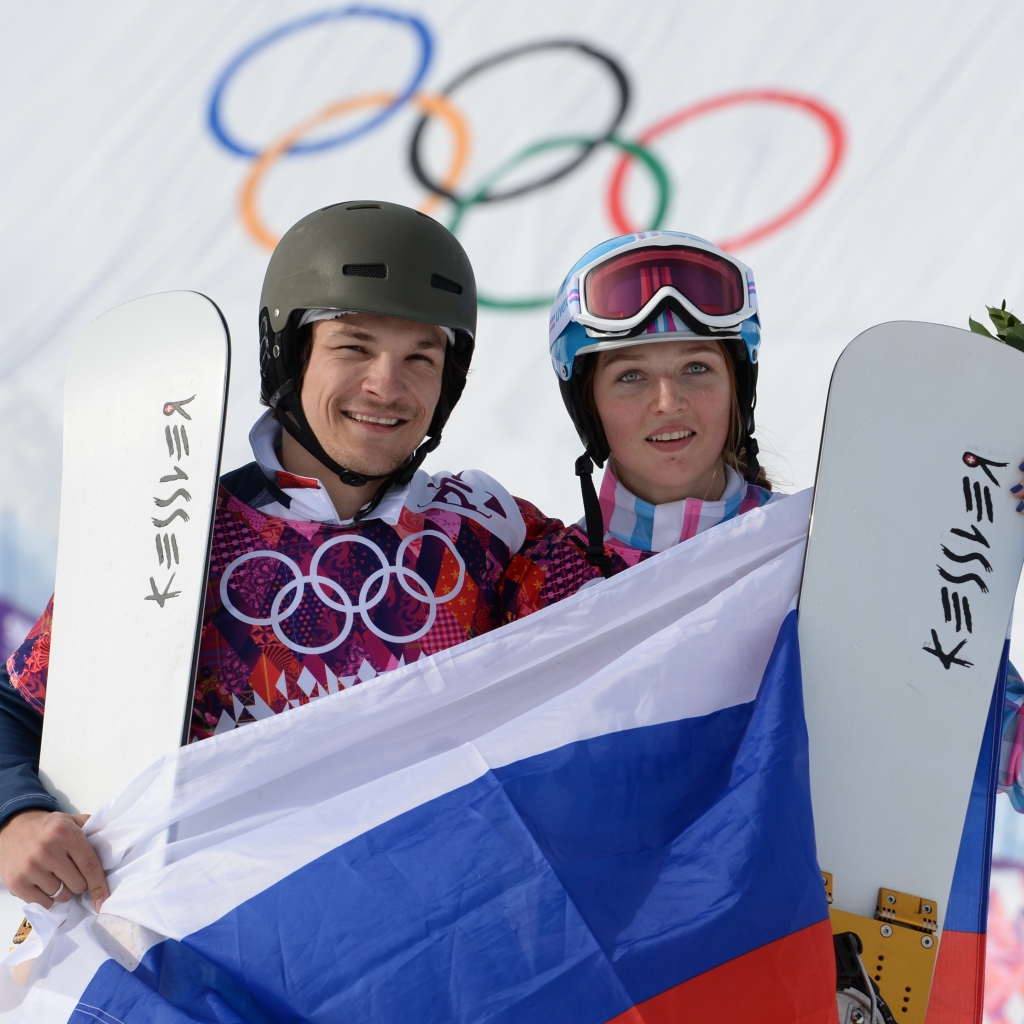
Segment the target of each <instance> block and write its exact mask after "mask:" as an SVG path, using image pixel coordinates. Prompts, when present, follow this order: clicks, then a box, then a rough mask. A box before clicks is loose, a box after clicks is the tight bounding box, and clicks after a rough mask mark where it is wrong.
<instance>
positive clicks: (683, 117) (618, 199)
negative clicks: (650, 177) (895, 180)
mask: <svg viewBox="0 0 1024 1024" xmlns="http://www.w3.org/2000/svg"><path fill="white" fill-rule="evenodd" d="M744 103H778V104H781V105H782V106H786V107H795V108H796V109H797V110H800V111H803V112H805V113H809V114H811V115H812V116H813V117H815V118H817V120H818V121H819V122H820V123H821V125H822V127H823V128H824V129H825V132H826V134H827V135H828V140H829V145H830V152H829V155H828V159H827V160H826V162H825V166H824V168H823V169H822V172H821V174H820V175H818V179H817V181H815V182H814V183H813V184H812V185H811V187H810V188H809V189H808V190H807V191H806V192H805V193H804V194H803V195H802V196H800V197H799V198H798V199H797V201H796V202H795V203H793V204H792V205H791V206H789V207H787V208H786V209H785V210H783V211H782V213H780V214H779V215H778V216H776V217H773V218H772V219H771V220H769V221H766V222H765V223H764V224H760V225H758V226H757V227H755V228H753V229H751V230H750V231H747V232H745V233H744V234H741V235H737V236H736V237H735V238H729V239H726V240H725V241H722V242H717V243H716V244H717V245H718V246H720V247H721V248H722V249H725V250H727V251H734V250H736V249H739V248H742V247H743V246H745V245H750V244H752V243H753V242H759V241H761V239H762V238H767V237H768V236H769V235H772V234H774V233H775V232H776V231H779V230H781V229H782V228H784V227H785V226H786V225H787V224H789V223H791V222H792V221H794V220H796V218H797V217H799V216H800V215H801V214H802V213H805V212H806V211H807V209H808V207H810V206H811V205H812V204H813V203H814V202H815V201H816V200H817V199H818V198H819V197H820V196H821V194H822V192H824V191H825V189H826V188H828V186H829V184H830V182H831V181H832V179H833V178H834V177H835V175H836V172H837V171H838V170H839V165H840V164H841V163H842V160H843V156H844V154H845V152H846V131H845V129H844V128H843V123H842V121H840V120H839V117H838V116H837V115H836V114H835V113H833V111H831V110H829V109H828V107H826V106H824V105H823V104H821V103H819V102H817V101H816V100H812V99H809V98H808V97H807V96H801V95H799V94H798V93H793V92H782V91H779V90H776V89H745V90H741V91H740V92H729V93H725V94H724V95H722V96H715V97H713V98H712V99H709V100H702V101H701V102H700V103H694V104H693V105H692V106H689V107H684V108H683V109H682V110H678V111H676V113H674V114H670V115H669V116H668V117H666V118H664V120H661V121H658V122H657V124H653V125H651V127H650V128H648V129H647V130H646V131H644V132H642V133H641V134H640V136H639V137H638V138H637V140H636V141H637V143H638V144H639V145H641V146H646V145H647V143H649V142H650V141H651V140H652V139H655V138H657V137H658V136H659V135H663V134H664V133H665V132H667V131H670V130H671V129H672V128H677V127H679V125H682V124H685V123H686V122H687V121H693V120H695V119H696V118H698V117H700V116H701V115H703V114H709V113H711V112H712V111H715V110H721V109H722V108H723V107H734V106H739V105H740V104H744ZM632 160H633V154H632V153H625V154H623V156H622V158H621V159H620V160H619V162H618V164H617V165H616V167H615V171H614V173H613V174H612V178H611V181H610V182H609V184H608V213H609V216H610V217H611V221H612V223H613V224H614V225H615V228H616V230H617V231H619V232H620V233H621V234H623V235H629V234H633V233H634V232H636V231H639V230H641V229H640V228H635V227H632V226H631V225H630V224H629V222H628V221H627V219H626V216H625V213H624V212H623V209H622V186H623V183H624V182H625V180H626V171H627V170H628V169H629V165H630V161H632Z"/></svg>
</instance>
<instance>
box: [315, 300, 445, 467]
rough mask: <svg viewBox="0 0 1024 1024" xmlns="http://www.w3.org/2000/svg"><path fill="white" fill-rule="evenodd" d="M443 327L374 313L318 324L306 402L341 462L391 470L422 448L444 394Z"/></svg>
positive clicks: (326, 443)
mask: <svg viewBox="0 0 1024 1024" xmlns="http://www.w3.org/2000/svg"><path fill="white" fill-rule="evenodd" d="M447 344H448V340H447V338H446V337H445V335H444V332H443V331H442V330H441V329H440V328H439V327H433V326H431V325H430V324H421V323H416V322H414V321H412V320H400V319H398V318H397V317H390V316H376V315H374V314H372V313H348V314H346V315H344V316H341V317H338V318H337V319H335V320H320V321H317V322H316V323H314V324H313V340H312V346H311V349H310V356H309V364H308V366H307V367H306V372H305V374H304V375H303V378H302V408H303V411H304V412H305V414H306V419H307V420H308V421H309V425H310V427H312V429H313V432H314V433H315V434H316V436H317V438H318V439H319V441H320V443H321V445H323V448H324V450H325V451H326V452H327V454H328V455H330V457H331V458H332V459H334V461H335V462H337V463H338V464H339V465H342V466H345V467H346V468H347V469H351V470H354V471H355V472H357V473H362V474H364V475H366V476H374V477H380V476H387V475H388V474H390V473H393V472H394V471H395V470H396V469H398V468H399V467H400V466H401V465H402V464H403V463H404V462H405V461H406V459H408V458H409V456H410V455H412V453H413V452H414V451H415V450H416V448H417V446H418V445H419V444H420V442H421V441H422V440H423V438H424V437H425V436H426V433H427V427H428V426H429V425H430V420H431V417H432V416H433V414H434V408H435V407H436V405H437V400H438V398H439V397H440V395H441V379H442V370H443V368H444V358H445V351H446V346H447Z"/></svg>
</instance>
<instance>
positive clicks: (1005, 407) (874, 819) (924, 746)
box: [799, 322, 1024, 1024]
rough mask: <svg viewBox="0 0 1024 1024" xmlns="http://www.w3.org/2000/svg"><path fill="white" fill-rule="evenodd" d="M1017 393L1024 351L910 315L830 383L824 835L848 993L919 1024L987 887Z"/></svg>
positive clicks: (819, 656) (805, 619)
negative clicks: (971, 906) (972, 905)
mask: <svg viewBox="0 0 1024 1024" xmlns="http://www.w3.org/2000/svg"><path fill="white" fill-rule="evenodd" d="M1022 387H1024V354H1022V353H1020V352H1017V351H1015V350H1014V349H1011V348H1009V347H1007V346H1004V345H1002V344H1000V343H999V342H997V341H995V340H992V339H989V338H985V337H984V336H982V335H977V334H972V333H970V332H968V331H963V330H959V329H957V328H953V327H944V326H939V325H934V324H924V323H912V322H896V323H888V324H882V325H880V326H878V327H874V328H871V329H870V330H868V331H865V332H864V333H863V334H861V335H859V336H858V337H857V338H856V339H854V341H853V342H851V343H850V345H849V346H848V347H847V348H846V349H845V351H844V352H843V354H842V355H841V356H840V358H839V361H838V363H837V364H836V368H835V371H834V373H833V376H832V381H831V384H830V387H829V395H828V404H827V408H826V413H825V424H824V429H823V433H822V443H821V450H820V453H819V462H818V475H817V481H816V484H815V495H814V503H813V507H812V511H811V523H810V530H809V534H808V544H807V555H806V562H805V566H804V577H803V582H802V586H801V591H800V599H799V633H800V648H801V665H802V671H803V682H804V702H805V710H806V716H807V729H808V737H809V757H810V775H811V797H812V803H813V808H814V820H815V837H816V841H817V847H818V861H819V864H820V866H821V868H822V871H823V874H824V876H825V884H826V889H827V891H828V897H829V901H830V904H831V916H832V925H833V931H834V932H835V933H836V934H837V935H843V934H847V933H853V934H854V935H856V936H857V940H858V943H859V945H860V946H861V948H860V949H859V950H858V951H857V952H859V953H860V957H859V961H857V962H856V963H855V962H854V960H855V959H856V957H854V958H853V959H851V956H852V947H851V946H850V945H849V944H847V946H846V947H845V952H844V950H843V949H842V948H841V946H842V942H841V941H837V966H838V967H839V972H840V986H842V985H843V984H844V980H843V979H844V972H845V974H846V982H847V983H849V984H851V985H852V984H853V983H854V982H855V981H858V982H859V981H861V980H862V981H863V982H865V983H868V982H869V981H874V985H869V984H864V986H863V988H864V989H865V991H866V992H868V993H869V995H870V1001H871V1002H872V1003H873V1004H877V1003H878V1002H879V1000H878V998H877V997H878V996H880V997H881V1001H882V1002H884V1003H885V1004H886V1005H887V1007H888V1009H887V1010H886V1011H885V1013H888V1014H890V1015H891V1019H894V1020H899V1021H905V1022H907V1024H923V1022H924V1021H925V1019H926V1013H927V1017H928V1020H929V1024H932V1021H933V1020H935V1019H938V1018H935V1017H934V1014H935V1012H937V1011H938V1010H939V1009H940V1008H939V1007H938V1006H932V1007H931V1008H929V992H930V991H931V990H932V981H933V972H934V970H935V964H936V956H937V955H938V959H939V963H940V971H941V969H942V968H941V964H942V963H943V962H944V961H948V959H949V957H948V956H946V955H945V954H946V953H947V950H946V949H945V948H944V947H943V936H944V931H945V929H946V923H947V915H948V914H949V911H950V907H951V896H954V895H955V893H954V884H953V883H954V875H955V874H958V875H960V874H963V872H967V874H972V873H973V874H972V879H970V880H969V881H971V882H972V883H973V882H976V881H977V878H976V877H973V876H977V874H978V871H979V870H981V871H982V873H983V874H985V877H986V878H987V865H986V862H985V858H986V857H987V856H988V853H987V852H986V850H985V849H980V850H976V849H975V848H976V847H978V846H979V844H981V846H984V844H985V842H986V841H987V840H986V838H985V829H986V826H985V824H984V821H983V822H982V824H981V825H980V826H979V824H978V815H979V814H981V816H982V818H983V819H984V818H985V816H986V815H987V814H988V809H989V808H990V806H991V801H992V799H994V771H993V768H992V766H993V763H994V759H997V758H998V736H997V735H996V736H995V737H993V729H997V728H998V713H999V704H1000V703H1001V700H1000V699H998V698H999V697H1000V694H997V693H996V692H995V691H996V684H997V682H998V681H1001V679H1002V674H1001V673H1003V672H1004V671H1005V669H1004V664H1003V656H1004V641H1005V637H1006V634H1007V625H1008V621H1009V618H1010V613H1011V609H1012V604H1013V598H1014V593H1015V591H1016V587H1017V581H1018V578H1019V576H1020V571H1021V565H1022V563H1024V518H1022V517H1020V516H1019V515H1017V513H1016V511H1015V506H1016V504H1017V501H1018V499H1016V498H1014V497H1013V496H1012V495H1011V494H1010V493H1009V487H1010V486H1012V485H1014V484H1015V483H1017V481H1018V479H1019V477H1020V473H1019V471H1018V469H1017V466H1018V463H1019V462H1020V461H1021V457H1022V455H1024V419H1022V417H1021V416H1020V413H1019V410H1018V407H1017V403H1018V401H1019V399H1018V398H1017V396H1018V395H1019V394H1020V393H1021V390H1020V389H1021V388H1022ZM985 746H987V750H986V749H983V748H984V747H985ZM979 773H980V775H981V777H982V782H981V783H980V792H976V791H979V786H978V785H976V779H977V777H978V775H979ZM972 793H973V794H974V799H973V800H972ZM979 797H980V799H979ZM969 811H970V812H971V813H970V814H969ZM989 817H990V815H989ZM989 832H990V828H989ZM964 843H966V845H967V848H968V849H967V853H966V854H965V856H966V857H967V860H971V856H969V855H972V854H974V853H977V857H976V858H975V860H976V861H977V863H976V864H975V863H973V862H972V863H971V864H969V865H967V866H966V867H965V868H963V871H961V869H960V867H959V866H958V861H960V862H964V857H963V856H961V852H962V851H961V846H962V844H964ZM965 877H966V876H965ZM959 881H960V884H959V889H958V891H959V893H960V895H959V896H957V899H958V900H960V901H961V902H962V899H961V897H962V895H963V892H964V891H966V889H965V887H966V888H970V886H969V885H968V884H967V881H964V880H963V879H960V880H959ZM981 898H982V899H983V896H982V897H981ZM954 902H956V901H954ZM957 906H959V904H957ZM960 909H961V910H962V907H961V908H960ZM958 913H959V911H958ZM950 921H951V923H953V924H955V922H954V921H953V919H952V918H951V919H950ZM954 933H957V932H956V929H955V928H950V936H949V943H947V945H948V946H949V947H950V948H952V946H953V945H954V944H955V942H956V939H955V934H954ZM957 934H958V933H957ZM844 957H845V960H844ZM858 969H859V970H860V973H861V974H862V975H866V977H863V978H862V979H855V978H854V977H853V975H854V974H855V973H857V971H858ZM941 980H942V979H941V977H937V978H936V979H935V981H936V985H935V992H936V995H937V997H938V996H939V994H940V992H941V990H942V987H943V986H942V985H941V984H940V983H941ZM872 989H875V992H874V994H873V995H872V994H871V990H872ZM841 1002H842V1001H841ZM867 1002H868V1000H865V1004H864V1006H861V1007H858V1006H854V1005H853V1002H848V1003H847V1005H846V1007H845V1011H844V1012H846V1013H847V1016H846V1017H843V1016H841V1019H848V1020H850V1021H851V1022H852V1021H867V1020H869V1019H870V1017H869V1016H868V1015H867V1013H866V1012H865V1011H866V1010H867V1011H868V1013H870V1012H872V1011H873V1010H874V1009H875V1006H874V1005H873V1006H872V1007H871V1008H870V1009H868V1007H867ZM885 1013H883V1011H882V1009H881V1008H878V1010H877V1015H876V1019H877V1020H886V1019H889V1018H887V1017H886V1016H885ZM961 1019H963V1018H961Z"/></svg>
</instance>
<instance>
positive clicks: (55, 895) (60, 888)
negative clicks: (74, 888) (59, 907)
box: [46, 882, 64, 900]
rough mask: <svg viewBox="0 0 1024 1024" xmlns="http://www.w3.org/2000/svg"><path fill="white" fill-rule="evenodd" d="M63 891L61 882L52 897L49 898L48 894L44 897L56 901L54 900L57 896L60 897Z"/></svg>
mask: <svg viewBox="0 0 1024 1024" xmlns="http://www.w3.org/2000/svg"><path fill="white" fill-rule="evenodd" d="M63 891H64V883H63V882H61V883H60V886H59V887H58V889H57V891H56V892H55V893H54V894H53V895H52V896H50V894H49V893H47V894H46V895H47V896H49V897H50V899H51V900H56V898H57V897H58V896H59V895H60V894H61V893H62V892H63Z"/></svg>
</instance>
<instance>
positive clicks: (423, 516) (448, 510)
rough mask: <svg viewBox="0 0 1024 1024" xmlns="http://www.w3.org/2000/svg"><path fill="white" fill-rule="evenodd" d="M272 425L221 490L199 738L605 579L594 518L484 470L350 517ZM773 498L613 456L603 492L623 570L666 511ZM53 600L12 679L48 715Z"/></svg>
mask: <svg viewBox="0 0 1024 1024" xmlns="http://www.w3.org/2000/svg"><path fill="white" fill-rule="evenodd" d="M261 424H264V421H261ZM266 433H267V431H266V427H265V426H264V427H263V429H262V430H261V425H260V424H257V427H256V428H254V431H253V448H254V451H255V452H256V454H257V456H258V461H257V462H254V463H250V464H249V465H248V466H246V467H243V468H242V469H240V470H236V471H235V472H233V473H229V474H227V476H225V477H224V479H223V481H222V486H221V489H220V494H219V498H218V504H217V511H216V516H215V522H214V537H213V549H212V554H211V559H210V577H209V583H208V587H207V597H206V608H205V613H204V618H203V629H202V635H201V641H200V653H199V665H198V673H197V678H196V686H195V692H194V699H193V712H192V722H191V729H190V739H191V740H196V739H202V738H204V737H206V736H211V735H214V734H216V733H218V732H223V731H226V730H229V729H233V728H235V727H236V726H238V725H242V724H245V723H247V722H251V721H256V720H258V719H261V718H266V717H269V716H270V715H273V714H277V713H279V712H281V711H284V710H286V709H288V708H292V707H298V706H300V705H302V704H306V703H308V702H309V701H311V700H314V699H316V698H317V697H320V696H323V695H325V694H329V693H336V692H337V691H338V690H339V689H343V688H346V687H349V686H353V685H356V684H358V683H360V682H364V681H366V680H368V679H372V678H374V677H375V676H376V675H378V674H380V673H381V672H386V671H389V670H390V669H393V668H396V667H398V666H399V665H403V664H406V663H409V662H412V661H415V660H417V659H418V658H420V657H422V656H424V655H430V654H433V653H435V652H437V651H440V650H443V649H444V648H446V647H451V646H453V645H454V644H457V643H461V642H462V641H464V640H468V639H470V638H471V637H474V636H478V635H479V634H481V633H486V632H488V631H489V630H491V629H494V628H496V627H497V626H500V625H502V624H503V623H504V622H508V621H512V620H513V619H516V618H519V617H521V616H523V615H528V614H530V613H531V612H533V611H536V610H537V609H538V608H542V607H545V606H546V605H548V604H552V603H554V602H556V601H560V600H563V599H564V598H566V597H569V596H571V595H572V594H574V593H576V591H578V590H579V589H580V588H581V587H583V586H584V585H586V584H587V583H590V582H594V581H596V580H599V579H600V578H601V577H600V573H599V571H598V570H597V569H595V568H594V567H593V566H591V565H590V564H589V563H588V562H587V561H586V558H585V557H584V554H583V549H584V548H585V546H586V536H585V531H584V530H583V529H582V528H581V527H579V526H571V527H568V528H566V527H564V526H563V525H562V523H561V522H559V521H558V520H555V519H548V518H547V517H545V516H543V515H542V514H541V513H540V512H539V511H538V510H537V509H536V508H535V507H534V506H533V505H531V504H530V503H529V502H525V501H522V500H520V499H514V498H512V497H511V496H510V495H508V493H507V492H506V491H505V490H504V489H503V488H502V487H501V486H500V485H499V484H498V483H497V482H496V481H494V480H492V479H491V478H490V477H488V476H486V475H485V474H483V473H478V472H476V471H469V472H465V473H459V474H455V475H452V474H447V473H439V474H436V475H435V476H433V477H431V476H428V475H427V474H426V473H425V472H423V471H420V472H419V473H417V474H416V477H415V478H414V479H413V481H412V483H411V484H410V485H409V486H408V487H407V488H405V489H404V490H403V491H396V492H393V493H392V494H390V495H388V497H387V498H386V499H385V500H384V502H382V504H381V506H380V507H379V508H378V509H377V513H376V516H375V517H374V518H373V519H370V520H367V521H365V522H360V523H355V524H352V523H349V524H342V523H340V522H338V521H337V518H336V515H335V514H334V513H333V505H331V504H330V500H329V498H327V495H326V491H324V490H323V489H322V488H321V487H320V485H319V483H318V482H317V481H316V480H312V479H305V478H301V477H295V476H292V475H291V474H288V473H286V472H285V471H284V470H283V469H281V468H280V464H279V463H277V459H276V456H275V455H274V453H273V447H272V445H270V444H267V443H265V442H266V437H265V436H264V435H265V434H266ZM261 441H263V442H264V443H261ZM771 497H773V496H772V495H771V494H770V492H768V491H764V490H762V489H761V488H757V487H753V486H747V485H746V484H745V483H744V482H743V481H741V480H740V478H739V476H738V475H737V474H735V473H733V474H732V476H731V477H730V479H729V482H728V486H727V488H726V494H725V496H724V497H723V498H722V500H721V501H718V502H700V501H696V500H693V499H691V500H689V501H685V502H678V503H676V504H675V505H661V506H658V507H657V508H655V506H653V505H648V504H647V503H646V502H641V501H640V500H639V499H636V498H634V497H633V496H632V495H631V494H630V493H629V492H628V491H627V490H626V489H625V488H624V487H623V486H622V485H621V484H620V483H618V481H617V480H616V478H615V475H614V473H613V472H612V471H611V470H610V469H609V470H608V471H607V472H606V475H605V480H604V483H603V485H602V489H601V498H602V505H603V507H604V512H605V517H606V521H607V522H608V523H609V524H610V529H609V532H608V535H607V547H606V553H607V554H608V555H609V556H610V558H611V560H612V565H613V571H615V572H619V571H621V570H623V569H625V568H627V567H629V566H630V565H634V564H636V562H638V561H640V560H641V559H643V558H647V557H650V555H652V554H654V553H655V550H656V549H654V548H653V547H650V546H649V547H647V548H643V547H637V546H634V545H632V544H630V543H628V540H629V539H635V538H636V537H637V536H641V537H642V536H650V537H653V538H662V539H663V540H664V541H665V543H664V544H663V546H664V547H669V546H671V544H670V543H669V542H668V541H669V540H670V537H669V532H671V529H672V528H671V527H670V526H666V525H665V524H666V523H668V524H671V523H676V524H677V525H676V528H675V537H676V541H675V542H676V543H678V542H679V540H683V539H686V538H687V537H689V536H693V535H694V534H695V533H698V532H701V531H703V530H705V529H708V528H709V527H711V526H713V525H715V524H716V523H718V522H722V521H724V520H725V519H731V518H732V517H733V516H735V515H737V514H739V513H740V512H745V511H747V509H749V508H756V507H758V506H759V505H762V504H764V503H765V502H766V501H768V500H770V499H771ZM298 516H302V518H301V519H300V518H298ZM325 517H331V518H334V520H335V521H334V522H324V521H318V519H321V520H322V519H323V518H325ZM648 519H649V520H650V524H649V526H648V525H645V524H646V523H647V521H648ZM627 529H628V531H629V537H628V538H624V537H623V536H622V535H621V531H623V530H627ZM52 607H53V605H52V600H51V603H50V605H49V606H48V607H47V609H46V611H45V612H44V613H43V615H42V616H41V617H40V619H39V622H38V623H37V624H36V625H35V627H33V629H32V631H31V632H30V633H29V635H28V636H27V637H26V639H25V641H24V643H23V644H22V645H21V647H20V648H19V649H18V650H17V651H15V653H14V654H13V655H12V656H11V658H10V660H9V661H8V671H9V673H10V677H11V682H12V684H13V685H14V686H15V688H16V689H17V690H18V691H19V693H20V694H21V695H22V696H23V697H24V698H25V699H26V700H27V701H28V702H29V703H30V704H31V705H32V706H33V707H34V708H36V709H37V710H38V711H39V712H40V713H42V712H43V710H44V707H45V700H46V673H47V667H48V660H49V646H50V623H51V618H52Z"/></svg>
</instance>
